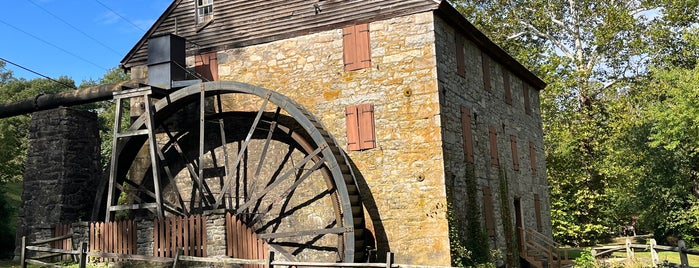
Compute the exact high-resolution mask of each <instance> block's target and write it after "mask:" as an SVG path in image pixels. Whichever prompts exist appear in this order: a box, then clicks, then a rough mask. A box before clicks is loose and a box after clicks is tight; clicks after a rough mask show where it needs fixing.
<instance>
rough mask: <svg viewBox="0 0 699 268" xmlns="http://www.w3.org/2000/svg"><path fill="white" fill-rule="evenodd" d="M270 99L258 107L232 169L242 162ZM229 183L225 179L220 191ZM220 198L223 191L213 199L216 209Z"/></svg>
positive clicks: (227, 179) (228, 185)
mask: <svg viewBox="0 0 699 268" xmlns="http://www.w3.org/2000/svg"><path fill="white" fill-rule="evenodd" d="M202 94H203V93H202ZM270 97H272V95H271V94H267V97H266V98H265V100H264V101H263V102H262V107H260V110H259V111H258V112H257V115H256V116H255V121H253V122H252V125H251V126H250V130H249V131H248V134H247V136H245V142H243V144H242V145H241V146H240V150H239V152H238V155H237V157H236V159H235V162H234V163H233V165H232V168H237V167H238V165H239V164H240V162H241V161H242V159H243V154H245V151H246V150H247V148H248V144H250V139H252V134H253V133H254V132H255V128H257V124H258V123H259V122H260V118H262V114H263V113H264V111H265V107H267V103H268V102H269V98H270ZM200 168H201V167H200ZM231 181H232V180H230V179H229V178H226V182H225V183H224V184H223V188H222V189H228V187H230V184H231ZM222 198H223V191H221V194H219V195H218V196H217V197H216V199H215V202H214V204H216V208H218V205H219V204H220V202H221V199H222Z"/></svg>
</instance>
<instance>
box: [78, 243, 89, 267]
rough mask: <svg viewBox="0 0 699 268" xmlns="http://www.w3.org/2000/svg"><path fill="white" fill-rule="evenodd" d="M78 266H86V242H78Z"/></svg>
mask: <svg viewBox="0 0 699 268" xmlns="http://www.w3.org/2000/svg"><path fill="white" fill-rule="evenodd" d="M78 267H80V268H85V267H87V243H85V242H80V257H79V262H78Z"/></svg>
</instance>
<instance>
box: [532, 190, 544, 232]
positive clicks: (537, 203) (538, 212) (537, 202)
mask: <svg viewBox="0 0 699 268" xmlns="http://www.w3.org/2000/svg"><path fill="white" fill-rule="evenodd" d="M534 213H536V215H535V216H536V231H537V232H539V233H541V232H542V229H543V228H542V226H541V201H540V200H539V194H534Z"/></svg>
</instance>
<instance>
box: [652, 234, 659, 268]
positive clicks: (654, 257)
mask: <svg viewBox="0 0 699 268" xmlns="http://www.w3.org/2000/svg"><path fill="white" fill-rule="evenodd" d="M657 245H658V243H657V242H655V239H653V238H651V239H650V258H651V261H652V262H653V267H657V266H658V265H659V264H660V258H659V257H658V251H656V250H655V246H657Z"/></svg>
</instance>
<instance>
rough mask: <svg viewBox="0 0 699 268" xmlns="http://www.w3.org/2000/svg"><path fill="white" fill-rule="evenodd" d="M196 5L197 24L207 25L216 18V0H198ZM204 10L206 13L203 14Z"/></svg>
mask: <svg viewBox="0 0 699 268" xmlns="http://www.w3.org/2000/svg"><path fill="white" fill-rule="evenodd" d="M195 5H196V7H195V8H196V9H195V12H196V17H197V24H202V23H207V22H209V21H211V20H212V19H213V18H214V0H196V1H195ZM202 10H205V13H203V14H202Z"/></svg>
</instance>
